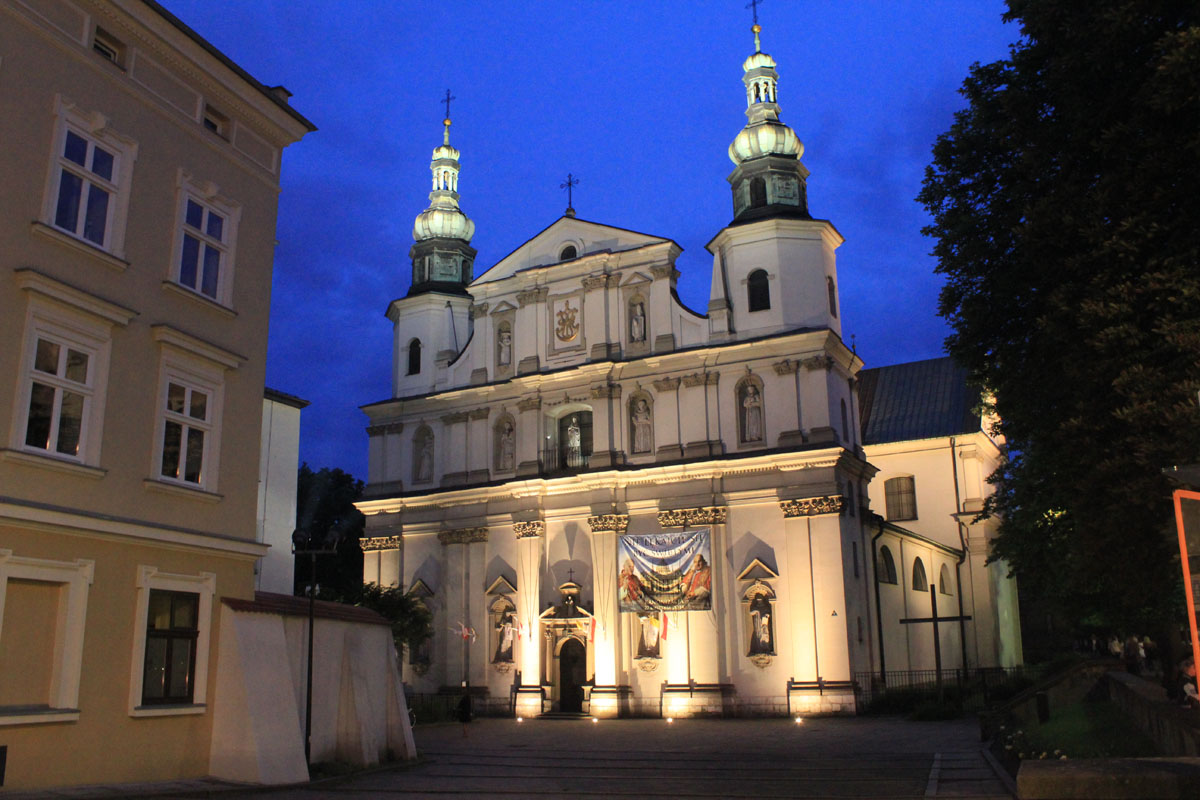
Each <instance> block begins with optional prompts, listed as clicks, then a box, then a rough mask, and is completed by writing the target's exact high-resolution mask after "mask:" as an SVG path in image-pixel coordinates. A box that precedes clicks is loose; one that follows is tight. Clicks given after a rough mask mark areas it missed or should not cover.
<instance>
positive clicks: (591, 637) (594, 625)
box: [588, 617, 596, 642]
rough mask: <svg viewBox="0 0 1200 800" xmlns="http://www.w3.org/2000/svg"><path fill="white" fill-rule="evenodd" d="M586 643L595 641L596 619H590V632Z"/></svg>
mask: <svg viewBox="0 0 1200 800" xmlns="http://www.w3.org/2000/svg"><path fill="white" fill-rule="evenodd" d="M588 641H589V642H594V641H596V618H595V617H592V630H591V631H590V632H589V633H588Z"/></svg>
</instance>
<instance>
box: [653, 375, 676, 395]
mask: <svg viewBox="0 0 1200 800" xmlns="http://www.w3.org/2000/svg"><path fill="white" fill-rule="evenodd" d="M678 390H679V378H660V379H659V380H656V381H655V382H654V391H656V392H675V391H678Z"/></svg>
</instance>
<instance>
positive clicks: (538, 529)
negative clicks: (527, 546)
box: [513, 519, 546, 539]
mask: <svg viewBox="0 0 1200 800" xmlns="http://www.w3.org/2000/svg"><path fill="white" fill-rule="evenodd" d="M545 532H546V523H544V522H542V521H541V520H537V519H535V520H532V521H529V522H514V523H513V533H515V534H516V535H517V538H518V539H533V538H536V537H538V536H541V535H542V534H543V533H545Z"/></svg>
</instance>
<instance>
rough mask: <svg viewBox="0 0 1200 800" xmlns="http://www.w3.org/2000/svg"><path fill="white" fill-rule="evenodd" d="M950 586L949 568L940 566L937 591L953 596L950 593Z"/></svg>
mask: <svg viewBox="0 0 1200 800" xmlns="http://www.w3.org/2000/svg"><path fill="white" fill-rule="evenodd" d="M952 585H953V584H951V583H950V568H949V567H947V566H946V565H945V564H942V568H941V570H939V571H938V591H939V592H941V593H942V594H954V592H953V591H951V586H952Z"/></svg>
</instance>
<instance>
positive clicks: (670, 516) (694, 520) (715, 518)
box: [658, 506, 728, 528]
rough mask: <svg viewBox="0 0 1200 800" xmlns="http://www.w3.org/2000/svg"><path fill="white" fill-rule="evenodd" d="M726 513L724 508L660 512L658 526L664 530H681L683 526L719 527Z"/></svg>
mask: <svg viewBox="0 0 1200 800" xmlns="http://www.w3.org/2000/svg"><path fill="white" fill-rule="evenodd" d="M727 511H728V509H726V508H725V506H710V507H708V508H677V509H672V510H670V511H660V512H658V524H659V525H661V526H662V527H664V528H682V527H684V526H685V525H721V524H723V523H724V522H725V515H726V513H727Z"/></svg>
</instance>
